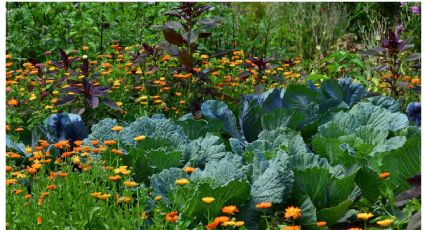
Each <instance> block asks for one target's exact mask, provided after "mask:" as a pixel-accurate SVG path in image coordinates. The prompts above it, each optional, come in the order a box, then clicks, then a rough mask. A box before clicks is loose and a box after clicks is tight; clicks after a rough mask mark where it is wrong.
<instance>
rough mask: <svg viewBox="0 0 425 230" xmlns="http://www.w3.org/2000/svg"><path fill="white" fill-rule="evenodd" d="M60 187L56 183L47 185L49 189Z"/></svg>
mask: <svg viewBox="0 0 425 230" xmlns="http://www.w3.org/2000/svg"><path fill="white" fill-rule="evenodd" d="M57 188H58V186H56V185H54V184H52V185H48V186H47V189H48V190H55V189H57Z"/></svg>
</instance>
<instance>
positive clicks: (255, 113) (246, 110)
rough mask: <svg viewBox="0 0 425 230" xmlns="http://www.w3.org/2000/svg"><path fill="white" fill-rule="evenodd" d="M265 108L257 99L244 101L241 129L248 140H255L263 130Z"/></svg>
mask: <svg viewBox="0 0 425 230" xmlns="http://www.w3.org/2000/svg"><path fill="white" fill-rule="evenodd" d="M262 115H263V110H262V109H261V107H260V105H259V104H258V103H257V101H256V100H250V101H248V100H246V101H244V105H243V111H242V113H241V117H240V122H241V129H242V131H243V134H244V136H245V139H246V140H247V141H248V142H252V141H255V140H256V139H257V138H258V134H259V133H260V132H261V130H262V127H261V116H262Z"/></svg>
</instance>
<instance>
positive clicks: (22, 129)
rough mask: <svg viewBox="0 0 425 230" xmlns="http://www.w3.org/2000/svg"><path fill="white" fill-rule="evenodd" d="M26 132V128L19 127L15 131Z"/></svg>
mask: <svg viewBox="0 0 425 230" xmlns="http://www.w3.org/2000/svg"><path fill="white" fill-rule="evenodd" d="M24 130H25V129H24V128H21V127H19V128H16V129H15V131H16V132H22V131H24Z"/></svg>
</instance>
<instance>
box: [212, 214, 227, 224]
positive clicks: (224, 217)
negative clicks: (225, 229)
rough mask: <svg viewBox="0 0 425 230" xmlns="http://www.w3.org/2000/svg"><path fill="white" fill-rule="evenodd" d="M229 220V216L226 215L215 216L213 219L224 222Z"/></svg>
mask: <svg viewBox="0 0 425 230" xmlns="http://www.w3.org/2000/svg"><path fill="white" fill-rule="evenodd" d="M229 220H230V218H229V217H228V216H217V217H216V218H215V219H214V222H218V223H224V222H226V221H229Z"/></svg>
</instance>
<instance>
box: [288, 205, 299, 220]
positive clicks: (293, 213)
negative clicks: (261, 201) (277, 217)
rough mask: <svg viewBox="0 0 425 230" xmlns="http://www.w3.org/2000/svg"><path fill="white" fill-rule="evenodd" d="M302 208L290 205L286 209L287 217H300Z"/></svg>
mask: <svg viewBox="0 0 425 230" xmlns="http://www.w3.org/2000/svg"><path fill="white" fill-rule="evenodd" d="M301 215H302V214H301V209H300V208H298V207H294V206H290V207H288V208H286V209H285V215H284V216H285V219H291V218H292V219H294V220H296V219H298V218H300V217H301Z"/></svg>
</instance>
